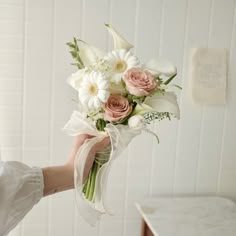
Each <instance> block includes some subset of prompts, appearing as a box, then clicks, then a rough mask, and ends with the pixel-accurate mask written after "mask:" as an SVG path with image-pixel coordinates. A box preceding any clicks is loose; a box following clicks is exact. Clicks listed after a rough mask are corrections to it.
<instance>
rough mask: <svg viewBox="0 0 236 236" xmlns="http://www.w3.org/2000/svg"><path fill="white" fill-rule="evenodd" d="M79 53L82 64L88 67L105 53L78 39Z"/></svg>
mask: <svg viewBox="0 0 236 236" xmlns="http://www.w3.org/2000/svg"><path fill="white" fill-rule="evenodd" d="M79 55H80V58H81V60H82V62H83V64H84V66H85V67H89V66H91V65H94V64H96V63H98V62H99V60H101V59H102V58H103V57H104V55H105V53H104V52H103V51H102V50H100V49H98V48H96V47H93V46H91V45H88V44H87V43H85V42H83V41H80V45H79Z"/></svg>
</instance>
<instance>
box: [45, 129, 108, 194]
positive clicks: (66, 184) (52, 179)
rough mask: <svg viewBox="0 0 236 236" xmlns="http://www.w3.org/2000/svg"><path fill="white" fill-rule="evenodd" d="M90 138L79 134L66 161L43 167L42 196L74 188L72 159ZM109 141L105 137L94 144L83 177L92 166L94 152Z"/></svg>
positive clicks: (85, 176)
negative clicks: (58, 164) (60, 164)
mask: <svg viewBox="0 0 236 236" xmlns="http://www.w3.org/2000/svg"><path fill="white" fill-rule="evenodd" d="M90 138H92V136H89V135H87V134H82V135H79V136H77V137H76V138H75V140H74V143H73V145H72V149H71V153H70V155H69V158H68V161H67V162H66V163H65V164H64V165H63V166H52V167H45V168H43V169H42V172H43V179H44V196H47V195H50V194H53V193H57V192H61V191H64V190H68V189H72V188H74V160H75V157H76V155H77V153H78V151H79V149H80V147H81V146H82V145H83V143H84V142H85V141H86V140H87V139H90ZM109 143H110V138H109V137H106V138H104V139H103V140H102V141H101V142H99V143H97V144H96V145H94V147H93V148H92V149H91V151H90V152H89V154H88V162H87V163H86V168H85V174H84V179H86V178H87V176H88V173H89V171H90V169H91V167H92V164H93V161H94V158H95V154H96V153H97V152H99V151H101V150H102V149H104V148H105V147H106V146H107V145H108V144H109Z"/></svg>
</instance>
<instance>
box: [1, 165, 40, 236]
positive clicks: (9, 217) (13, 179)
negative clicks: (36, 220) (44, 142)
mask: <svg viewBox="0 0 236 236" xmlns="http://www.w3.org/2000/svg"><path fill="white" fill-rule="evenodd" d="M43 187H44V184H43V175H42V170H41V169H40V168H37V167H33V168H31V167H29V166H27V165H24V164H23V163H20V162H2V161H0V236H5V235H7V234H8V232H9V231H10V230H12V229H13V228H14V227H15V226H16V225H17V224H18V223H19V222H20V220H21V219H22V218H23V217H24V216H25V215H26V214H27V213H28V211H29V210H30V209H32V207H33V206H34V205H35V204H36V203H37V202H38V201H39V200H40V199H41V198H42V196H43Z"/></svg>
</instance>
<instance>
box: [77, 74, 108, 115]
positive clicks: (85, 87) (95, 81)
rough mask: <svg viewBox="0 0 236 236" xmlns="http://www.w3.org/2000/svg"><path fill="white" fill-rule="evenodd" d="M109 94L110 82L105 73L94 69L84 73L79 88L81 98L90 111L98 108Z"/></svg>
mask: <svg viewBox="0 0 236 236" xmlns="http://www.w3.org/2000/svg"><path fill="white" fill-rule="evenodd" d="M109 95H110V93H109V82H108V80H107V79H106V77H105V76H104V74H102V73H101V72H96V71H92V72H90V73H87V74H85V75H84V78H83V82H82V83H81V87H80V89H79V99H80V102H81V104H82V105H83V106H84V107H85V108H87V109H88V110H90V111H93V110H98V109H99V108H100V107H101V106H102V104H103V103H105V102H106V101H107V99H108V97H109Z"/></svg>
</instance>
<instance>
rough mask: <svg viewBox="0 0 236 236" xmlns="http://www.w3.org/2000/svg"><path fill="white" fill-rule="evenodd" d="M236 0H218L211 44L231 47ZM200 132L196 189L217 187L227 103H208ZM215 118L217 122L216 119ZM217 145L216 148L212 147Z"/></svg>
mask: <svg viewBox="0 0 236 236" xmlns="http://www.w3.org/2000/svg"><path fill="white" fill-rule="evenodd" d="M234 4H235V1H228V2H227V4H225V2H224V1H222V0H215V1H214V5H213V9H212V11H213V12H212V13H213V15H212V22H211V29H210V35H209V42H208V47H211V48H226V49H227V50H228V51H229V49H230V43H231V37H232V32H233V16H234ZM203 111H204V113H203V118H202V119H203V120H202V127H201V134H200V137H199V138H200V145H199V163H198V179H197V183H196V191H197V192H199V191H200V192H211V193H215V192H216V191H217V181H218V171H219V162H220V161H219V160H220V156H221V149H222V142H223V138H224V136H223V131H224V130H223V129H224V119H225V106H205V107H204V110H203ZM213 121H214V122H213ZM209 147H214V148H209Z"/></svg>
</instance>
